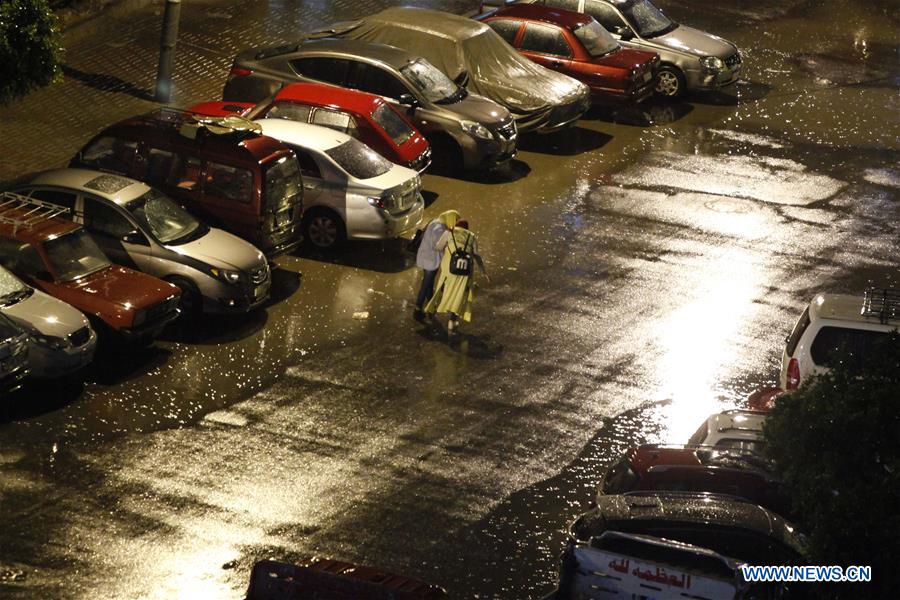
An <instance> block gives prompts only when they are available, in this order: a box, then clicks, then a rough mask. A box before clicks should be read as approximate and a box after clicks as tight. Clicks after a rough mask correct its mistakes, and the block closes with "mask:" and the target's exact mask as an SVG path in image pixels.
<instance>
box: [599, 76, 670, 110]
mask: <svg viewBox="0 0 900 600" xmlns="http://www.w3.org/2000/svg"><path fill="white" fill-rule="evenodd" d="M655 88H656V78H651V79H650V80H648V81H647V82H643V83H641V84H640V85H638V86H635V87H633V88H632V89H630V90H621V89H610V88H601V87H597V88H591V101H592V102H593V104H594V106H632V105H635V104H640V103H641V102H644V101H646V100H649V99H650V98H651V97H652V96H653V92H654V89H655Z"/></svg>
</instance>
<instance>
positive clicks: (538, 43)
mask: <svg viewBox="0 0 900 600" xmlns="http://www.w3.org/2000/svg"><path fill="white" fill-rule="evenodd" d="M519 52H521V53H522V54H524V55H525V56H527V57H528V58H530V59H531V60H533V61H534V62H536V63H538V64H539V65H542V66H544V67H547V68H548V69H553V70H554V71H559V72H560V73H565V74H568V73H569V72H570V71H571V65H572V48H570V47H569V42H568V41H566V38H565V36H564V35H563V32H562V30H561V29H560V28H559V27H555V26H552V25H544V24H541V23H526V24H525V31H524V32H523V33H522V38H521V41H520V42H519Z"/></svg>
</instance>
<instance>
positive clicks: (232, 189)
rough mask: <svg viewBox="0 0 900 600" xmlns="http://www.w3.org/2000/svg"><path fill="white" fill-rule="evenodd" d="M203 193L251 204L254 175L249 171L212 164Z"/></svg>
mask: <svg viewBox="0 0 900 600" xmlns="http://www.w3.org/2000/svg"><path fill="white" fill-rule="evenodd" d="M203 193H205V194H210V195H212V196H219V197H220V198H227V199H229V200H234V201H236V202H242V203H249V202H250V201H251V200H252V199H253V174H252V173H251V172H250V171H248V170H247V169H241V168H239V167H232V166H231V165H223V164H221V163H214V162H210V163H208V164H207V166H206V181H205V183H204V185H203Z"/></svg>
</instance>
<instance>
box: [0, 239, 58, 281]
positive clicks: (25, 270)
mask: <svg viewBox="0 0 900 600" xmlns="http://www.w3.org/2000/svg"><path fill="white" fill-rule="evenodd" d="M17 246H18V244H17ZM4 254H6V253H5V252H4ZM10 256H11V258H12V260H11V265H10V266H11V270H12V271H14V272H16V273H21V274H23V275H29V276H31V277H37V276H38V275H39V274H41V273H46V271H47V267H46V266H45V265H44V261H43V260H42V259H41V256H40V254H38V251H37V250H36V249H35V247H34V246H29V245H22V246H18V247H17V248H16V250H15V251H14V253H13V254H11V255H10Z"/></svg>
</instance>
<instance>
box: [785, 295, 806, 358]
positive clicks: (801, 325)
mask: <svg viewBox="0 0 900 600" xmlns="http://www.w3.org/2000/svg"><path fill="white" fill-rule="evenodd" d="M807 327H809V307H808V306H807V307H806V308H805V309H804V310H803V314H802V315H800V319H799V320H798V321H797V324H796V325H794V330H793V331H792V332H791V335H790V337H788V340H787V348H786V351H787V355H788V356H793V355H794V350H796V349H797V344H799V343H800V338H801V337H802V336H803V332H804V331H806V328H807Z"/></svg>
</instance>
